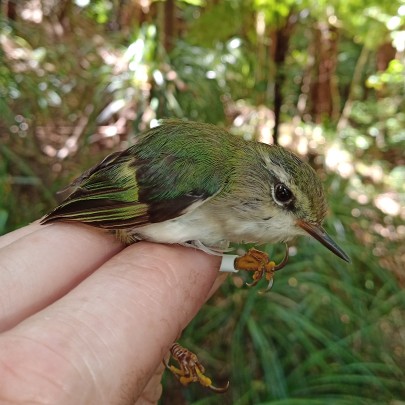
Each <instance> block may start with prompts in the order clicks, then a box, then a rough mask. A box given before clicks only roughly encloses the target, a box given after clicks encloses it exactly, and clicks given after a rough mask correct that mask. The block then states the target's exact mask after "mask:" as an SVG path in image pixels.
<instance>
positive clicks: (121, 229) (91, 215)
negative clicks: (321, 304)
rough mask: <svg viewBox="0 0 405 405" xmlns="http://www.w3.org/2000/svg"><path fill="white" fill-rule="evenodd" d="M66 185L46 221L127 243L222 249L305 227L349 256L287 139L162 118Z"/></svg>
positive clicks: (315, 183)
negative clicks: (106, 233) (269, 140)
mask: <svg viewBox="0 0 405 405" xmlns="http://www.w3.org/2000/svg"><path fill="white" fill-rule="evenodd" d="M68 192H69V194H68V197H67V198H66V199H65V201H63V202H62V203H61V204H60V205H59V206H58V207H57V208H56V209H54V210H53V211H52V212H51V213H49V214H48V215H46V216H45V217H44V218H43V219H42V223H43V224H46V223H50V222H57V221H70V222H81V223H85V224H88V225H92V226H95V227H99V228H104V229H107V230H110V231H113V232H115V234H116V236H117V237H118V238H119V239H120V240H121V241H122V242H124V243H126V244H131V243H134V242H136V241H139V240H149V241H153V242H160V243H180V244H192V245H194V246H196V247H198V248H200V249H202V250H205V251H207V252H209V253H217V252H223V251H224V250H225V249H226V247H227V244H228V242H238V243H239V242H253V243H259V244H260V243H275V242H281V241H288V240H290V239H292V238H293V237H295V236H298V235H306V234H309V235H311V236H313V237H314V238H315V239H317V240H318V241H320V242H321V243H322V244H323V245H324V246H326V247H327V248H328V249H329V250H331V251H332V252H333V253H335V254H336V255H337V256H339V257H340V258H342V259H343V260H346V261H349V258H348V256H347V255H346V254H345V253H344V252H343V250H342V249H341V248H340V247H339V246H338V245H337V244H336V243H335V242H334V241H333V240H332V239H331V238H330V236H329V235H328V234H327V233H326V232H325V231H324V229H323V228H322V225H321V224H322V221H323V219H324V217H325V215H326V211H327V204H326V199H325V195H324V191H323V188H322V184H321V182H320V180H319V178H318V177H317V175H316V174H315V172H314V170H313V169H312V168H311V167H310V166H309V165H308V164H306V163H304V162H303V161H302V160H300V159H299V158H298V157H297V156H296V155H294V154H293V153H291V152H289V151H287V150H286V149H284V148H282V147H281V146H276V145H267V144H263V143H258V142H249V141H245V140H243V139H241V138H240V137H237V136H234V135H232V134H230V133H229V132H227V131H225V130H223V129H220V128H218V127H216V126H214V125H210V124H204V123H197V122H189V121H181V120H164V121H162V123H161V125H159V126H158V127H155V128H152V129H150V130H148V131H146V132H144V133H143V134H141V135H140V136H139V139H138V141H137V143H136V144H135V145H134V146H131V147H130V148H128V149H126V150H124V151H122V152H116V153H112V154H111V155H109V156H107V157H106V158H105V159H104V160H103V161H102V162H101V163H99V164H98V165H96V166H94V167H93V168H91V169H89V170H88V171H86V172H85V173H83V174H82V175H81V176H80V177H79V178H77V179H76V180H75V181H74V182H73V183H72V184H71V185H70V187H69V189H68Z"/></svg>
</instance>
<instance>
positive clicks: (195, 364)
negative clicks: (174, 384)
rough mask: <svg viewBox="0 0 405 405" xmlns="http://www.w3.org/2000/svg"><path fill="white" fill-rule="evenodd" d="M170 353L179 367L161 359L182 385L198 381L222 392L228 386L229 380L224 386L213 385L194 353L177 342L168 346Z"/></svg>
mask: <svg viewBox="0 0 405 405" xmlns="http://www.w3.org/2000/svg"><path fill="white" fill-rule="evenodd" d="M170 354H171V356H172V357H173V359H174V360H176V361H177V363H178V365H179V367H175V366H173V365H169V363H168V362H166V360H163V363H164V365H165V366H166V368H167V369H168V370H170V371H171V372H172V373H173V374H174V375H175V377H176V378H177V379H178V380H179V381H180V383H181V384H183V385H188V384H190V383H193V382H198V383H200V384H201V385H202V386H203V387H207V388H209V389H210V390H211V391H213V392H217V393H223V392H226V391H227V390H228V388H229V381H228V383H227V384H226V385H225V386H224V387H215V386H214V385H212V381H211V379H210V378H209V377H207V376H206V375H205V374H204V373H205V369H204V366H203V365H202V364H201V363H200V361H199V360H198V357H197V355H196V354H194V353H193V352H191V351H190V350H188V349H186V348H185V347H183V346H180V345H179V344H178V343H173V345H172V347H171V348H170Z"/></svg>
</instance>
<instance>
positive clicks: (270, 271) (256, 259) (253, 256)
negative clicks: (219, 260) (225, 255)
mask: <svg viewBox="0 0 405 405" xmlns="http://www.w3.org/2000/svg"><path fill="white" fill-rule="evenodd" d="M287 262H288V246H287V245H286V254H285V256H284V259H283V260H282V261H281V263H279V264H276V263H274V262H273V261H271V260H270V258H269V255H268V254H267V253H264V252H261V251H260V250H257V249H254V248H252V249H249V251H248V252H247V253H246V254H245V255H243V256H241V257H237V258H236V259H235V261H234V267H235V270H244V271H253V272H254V273H253V281H252V282H251V283H246V284H247V285H248V286H249V287H253V286H255V285H256V284H257V283H258V282H259V281H260V280H261V279H262V278H263V277H264V276H265V277H266V280H267V281H268V282H269V284H268V285H267V288H266V289H265V290H264V292H265V291H268V290H270V289H271V287H272V286H273V276H274V272H275V271H277V270H281V269H282V268H283V267H284V266H285V265H286V264H287Z"/></svg>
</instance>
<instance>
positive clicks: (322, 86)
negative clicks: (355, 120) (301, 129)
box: [310, 23, 339, 123]
mask: <svg viewBox="0 0 405 405" xmlns="http://www.w3.org/2000/svg"><path fill="white" fill-rule="evenodd" d="M314 41H315V49H317V52H316V54H315V65H314V68H315V69H314V72H313V74H314V75H315V80H313V81H312V88H311V92H310V95H311V115H312V117H313V120H314V121H315V122H317V123H320V122H322V121H323V120H324V119H325V118H332V119H333V118H337V116H338V112H339V106H338V105H336V104H337V103H335V100H336V98H337V95H338V94H339V93H338V89H337V83H336V81H335V80H334V75H335V71H336V64H337V44H338V33H337V29H336V28H335V27H333V26H330V25H329V24H327V23H320V24H319V26H318V27H316V28H315V32H314Z"/></svg>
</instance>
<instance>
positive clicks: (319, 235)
mask: <svg viewBox="0 0 405 405" xmlns="http://www.w3.org/2000/svg"><path fill="white" fill-rule="evenodd" d="M297 225H298V226H299V227H301V228H302V229H303V230H304V231H306V232H307V233H309V234H310V235H311V236H312V237H313V238H315V239H316V240H318V241H319V242H321V243H322V245H324V246H325V247H327V248H328V249H329V250H330V251H331V252H333V253H334V254H335V255H336V256H339V257H340V258H341V259H343V260H345V261H346V262H348V263H350V258H349V256H348V255H347V254H346V253H345V252H344V251H343V250H342V249H341V248H340V247H339V246H338V245H337V243H336V242H335V241H334V240H333V239H332V238H331V237H330V236H329V235H328V234H327V233H326V231H325V230H324V229H323V228H322V226H320V225H313V224H309V223H308V222H305V221H302V220H298V221H297Z"/></svg>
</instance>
